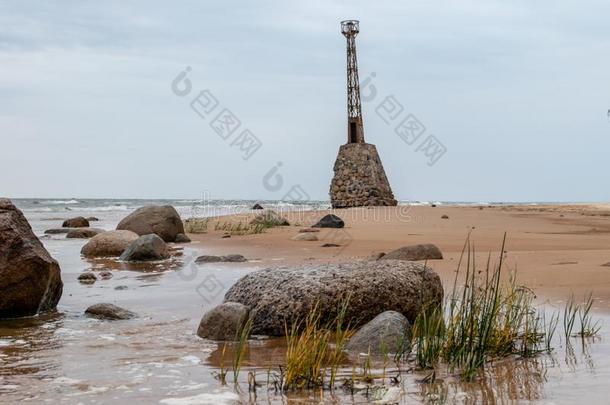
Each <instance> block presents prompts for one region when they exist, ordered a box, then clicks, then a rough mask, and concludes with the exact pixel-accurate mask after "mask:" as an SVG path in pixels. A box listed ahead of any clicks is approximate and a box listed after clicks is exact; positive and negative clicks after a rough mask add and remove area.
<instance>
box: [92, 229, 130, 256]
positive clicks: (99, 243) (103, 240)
mask: <svg viewBox="0 0 610 405" xmlns="http://www.w3.org/2000/svg"><path fill="white" fill-rule="evenodd" d="M136 239H138V234H137V233H134V232H131V231H108V232H103V233H100V234H98V235H95V236H94V237H93V238H91V239H89V242H87V243H86V244H85V246H83V248H82V249H81V251H80V252H81V254H82V255H83V256H85V257H115V256H120V255H122V254H123V252H124V251H125V249H127V247H128V246H129V245H131V243H132V242H133V241H135V240H136Z"/></svg>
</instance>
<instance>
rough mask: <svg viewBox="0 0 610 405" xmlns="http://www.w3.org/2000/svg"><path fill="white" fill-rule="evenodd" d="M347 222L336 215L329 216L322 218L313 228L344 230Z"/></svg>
mask: <svg viewBox="0 0 610 405" xmlns="http://www.w3.org/2000/svg"><path fill="white" fill-rule="evenodd" d="M344 226H345V222H343V220H342V219H341V218H339V217H338V216H336V215H334V214H328V215H325V216H324V217H322V219H320V220H319V221H318V222H317V223H316V224H315V225H312V226H311V227H312V228H343V227H344Z"/></svg>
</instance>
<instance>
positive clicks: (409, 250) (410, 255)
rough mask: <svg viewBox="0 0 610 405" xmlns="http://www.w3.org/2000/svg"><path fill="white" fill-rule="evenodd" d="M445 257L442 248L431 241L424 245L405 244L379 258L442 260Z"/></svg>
mask: <svg viewBox="0 0 610 405" xmlns="http://www.w3.org/2000/svg"><path fill="white" fill-rule="evenodd" d="M442 258H443V254H442V253H441V250H440V249H439V248H438V247H436V245H433V244H431V243H427V244H423V245H411V246H404V247H401V248H399V249H396V250H393V251H391V252H390V253H387V254H385V255H383V256H382V257H380V258H379V260H412V261H413V260H440V259H442Z"/></svg>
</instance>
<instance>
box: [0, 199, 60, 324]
mask: <svg viewBox="0 0 610 405" xmlns="http://www.w3.org/2000/svg"><path fill="white" fill-rule="evenodd" d="M62 290H63V283H62V281H61V271H60V268H59V264H58V263H57V261H56V260H55V259H53V257H51V255H50V254H49V252H48V251H47V250H46V249H45V248H44V246H43V245H42V243H41V242H40V240H39V239H38V238H37V237H36V235H34V232H32V228H31V227H30V224H29V223H28V221H27V219H26V218H25V216H24V215H23V213H22V212H21V210H19V209H18V208H17V207H15V205H13V203H12V202H11V200H9V199H7V198H0V318H17V317H22V316H31V315H36V314H37V313H38V312H44V311H48V310H52V309H54V308H55V307H56V306H57V302H58V301H59V299H60V298H61V293H62Z"/></svg>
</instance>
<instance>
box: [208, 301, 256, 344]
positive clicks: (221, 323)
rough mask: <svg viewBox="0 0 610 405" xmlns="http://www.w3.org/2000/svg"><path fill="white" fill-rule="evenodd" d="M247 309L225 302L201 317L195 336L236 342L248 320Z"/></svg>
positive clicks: (237, 304) (240, 305) (238, 304)
mask: <svg viewBox="0 0 610 405" xmlns="http://www.w3.org/2000/svg"><path fill="white" fill-rule="evenodd" d="M249 312H250V311H249V310H248V307H246V306H245V305H242V304H240V303H237V302H225V303H223V304H220V305H218V306H216V307H214V308H212V309H211V310H209V311H208V312H206V313H205V314H204V315H203V318H201V322H199V328H197V336H199V337H201V338H203V339H213V340H236V338H237V334H238V333H239V332H240V331H241V329H242V328H243V325H244V324H245V323H246V321H247V320H248V314H249Z"/></svg>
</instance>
